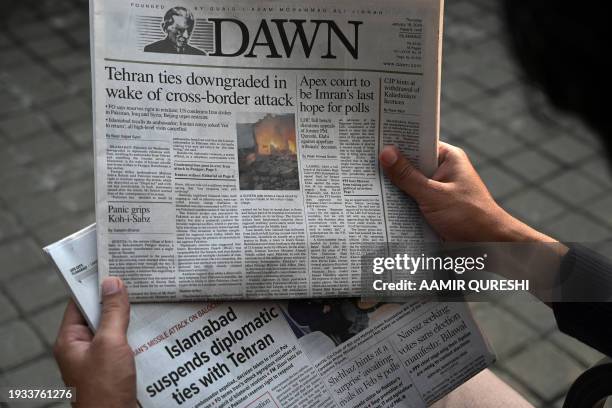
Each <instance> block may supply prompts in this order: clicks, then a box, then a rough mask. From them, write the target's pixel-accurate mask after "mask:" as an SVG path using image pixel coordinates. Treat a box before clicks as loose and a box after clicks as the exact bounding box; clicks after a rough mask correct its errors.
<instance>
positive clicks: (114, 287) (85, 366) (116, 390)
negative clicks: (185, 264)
mask: <svg viewBox="0 0 612 408" xmlns="http://www.w3.org/2000/svg"><path fill="white" fill-rule="evenodd" d="M102 292H103V295H102V316H101V320H100V327H99V329H98V331H97V333H96V335H95V336H94V335H92V333H91V331H90V330H89V328H88V327H87V324H86V322H85V319H83V316H82V315H81V313H80V312H79V310H78V309H77V307H76V305H75V304H74V302H73V301H72V300H71V301H70V302H69V303H68V306H67V307H66V312H65V313H64V320H63V321H62V325H61V327H60V330H59V333H58V336H57V340H56V342H55V348H54V354H55V359H56V360H57V362H58V365H59V368H60V371H61V372H62V378H63V379H64V382H65V383H66V385H67V386H69V387H75V388H76V403H75V406H76V407H87V408H89V407H112V408H115V407H117V408H119V407H121V408H123V407H128V408H131V407H135V406H136V366H135V363H134V355H133V353H132V349H131V348H130V346H129V344H128V342H127V328H128V323H129V320H130V304H129V302H128V296H127V289H126V287H125V285H124V284H123V282H122V281H121V280H120V279H118V278H112V277H111V278H107V279H106V280H104V282H103V283H102Z"/></svg>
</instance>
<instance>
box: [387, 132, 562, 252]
mask: <svg viewBox="0 0 612 408" xmlns="http://www.w3.org/2000/svg"><path fill="white" fill-rule="evenodd" d="M438 153H439V167H438V169H437V171H436V172H435V174H434V175H433V177H432V178H431V179H430V178H427V177H425V176H424V175H423V173H421V172H420V171H419V170H418V169H417V168H416V167H414V166H413V165H412V163H410V161H409V160H408V159H406V158H405V157H404V156H403V155H402V154H401V153H400V152H399V150H398V149H397V147H395V146H386V147H385V148H384V149H383V151H382V152H381V154H380V162H381V165H382V167H383V169H384V170H385V173H386V174H387V176H388V177H389V178H390V179H391V181H392V182H393V183H394V184H395V185H396V186H398V187H399V188H400V189H402V190H403V191H404V192H406V193H408V194H409V195H410V196H412V198H414V200H415V201H416V202H417V203H418V205H419V207H420V209H421V211H422V212H423V215H424V216H425V219H426V220H427V222H428V223H429V225H430V226H431V227H432V228H433V229H434V230H435V231H436V232H437V233H438V235H439V236H440V237H441V238H442V239H443V240H445V241H451V242H469V241H472V242H473V241H481V242H504V241H523V242H526V241H543V242H554V240H553V239H552V238H550V237H547V236H546V235H544V234H542V233H540V232H538V231H536V230H534V229H533V228H531V227H529V226H527V225H525V224H523V223H522V222H520V221H519V220H517V219H516V218H514V217H512V216H511V215H510V214H508V213H507V212H506V211H504V210H503V209H502V208H501V207H500V206H499V205H498V204H497V203H496V202H495V200H494V199H493V197H492V196H491V194H490V193H489V190H487V187H486V186H485V185H484V183H483V182H482V180H481V179H480V177H479V176H478V173H476V170H475V169H474V167H473V166H472V163H470V160H469V159H468V157H467V155H466V154H465V153H464V152H463V150H461V149H459V148H458V147H455V146H452V145H450V144H447V143H443V142H440V147H439V152H438Z"/></svg>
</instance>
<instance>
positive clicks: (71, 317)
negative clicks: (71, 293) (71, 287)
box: [59, 299, 87, 332]
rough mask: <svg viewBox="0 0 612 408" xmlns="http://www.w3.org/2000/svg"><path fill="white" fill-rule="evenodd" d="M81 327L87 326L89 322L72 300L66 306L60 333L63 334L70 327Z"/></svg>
mask: <svg viewBox="0 0 612 408" xmlns="http://www.w3.org/2000/svg"><path fill="white" fill-rule="evenodd" d="M74 325H81V326H87V322H86V321H85V318H84V317H83V315H82V314H81V311H80V310H79V308H78V307H77V305H76V303H74V300H72V299H70V300H69V301H68V304H67V305H66V310H65V311H64V318H63V319H62V323H61V324H60V329H59V331H60V332H63V331H65V330H66V328H68V327H69V326H74Z"/></svg>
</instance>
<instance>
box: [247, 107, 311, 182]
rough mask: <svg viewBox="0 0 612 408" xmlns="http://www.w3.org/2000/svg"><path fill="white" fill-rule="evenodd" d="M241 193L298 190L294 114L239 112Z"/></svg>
mask: <svg viewBox="0 0 612 408" xmlns="http://www.w3.org/2000/svg"><path fill="white" fill-rule="evenodd" d="M236 133H237V138H238V167H239V173H240V189H241V190H299V189H300V179H299V171H298V162H297V147H296V134H295V115H294V114H292V113H289V114H281V115H275V114H271V113H257V112H249V113H240V114H239V115H238V118H237V123H236Z"/></svg>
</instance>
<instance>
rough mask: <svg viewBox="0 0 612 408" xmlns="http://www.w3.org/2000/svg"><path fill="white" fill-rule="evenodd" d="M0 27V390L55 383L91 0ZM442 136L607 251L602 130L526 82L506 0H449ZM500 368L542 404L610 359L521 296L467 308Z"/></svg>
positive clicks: (87, 112) (84, 158) (81, 206)
mask: <svg viewBox="0 0 612 408" xmlns="http://www.w3.org/2000/svg"><path fill="white" fill-rule="evenodd" d="M2 9H3V12H2V13H0V14H2V17H1V20H0V22H1V24H0V143H1V145H2V148H0V386H4V385H20V384H25V383H29V384H40V385H56V384H60V383H61V378H60V375H59V372H58V370H57V368H56V365H55V362H54V360H53V357H52V355H51V352H50V350H51V347H52V344H53V341H54V339H55V335H56V331H57V327H58V324H59V321H60V318H61V316H62V314H63V310H64V306H65V302H66V299H67V292H66V290H65V288H64V286H63V284H62V282H61V281H60V279H59V278H58V276H57V273H56V272H55V270H54V267H53V266H52V264H51V263H50V261H49V260H48V259H47V258H46V257H45V256H44V254H43V252H42V251H41V248H42V247H43V246H44V245H46V244H49V243H51V242H54V241H56V240H58V239H60V238H62V237H64V236H66V235H68V234H70V233H72V232H75V231H76V230H78V229H80V228H81V227H84V226H86V225H89V224H91V223H93V222H94V186H93V157H92V131H91V108H90V107H91V83H90V61H89V26H88V6H87V1H84V0H82V1H80V0H29V1H7V0H4V1H3V6H2ZM445 20H446V21H445V40H444V68H443V90H442V132H441V134H442V139H443V140H446V141H448V142H450V143H453V144H457V145H459V146H461V147H463V148H464V149H465V150H466V151H467V152H468V153H469V155H470V157H471V159H472V161H473V162H474V164H475V165H476V167H477V169H478V171H479V172H480V175H481V176H482V178H483V179H484V181H485V183H486V184H487V185H488V187H489V188H490V190H491V192H492V193H493V195H494V196H495V198H496V199H498V200H499V201H500V203H501V204H502V205H503V206H504V207H505V208H506V209H508V210H509V211H510V212H511V213H513V214H514V215H516V216H517V217H519V218H520V219H522V220H524V221H526V222H527V223H529V224H531V225H532V226H534V227H536V228H539V229H541V230H543V231H544V232H546V233H548V234H550V235H552V236H554V237H556V238H558V239H565V240H569V241H586V242H597V243H598V244H597V245H596V248H597V249H598V250H599V251H601V252H602V253H604V254H606V255H608V256H612V177H611V176H610V173H609V171H608V167H607V165H606V160H605V153H604V151H603V150H602V146H601V144H600V142H599V139H598V137H597V136H596V135H595V134H594V133H593V132H592V131H591V130H589V129H588V128H587V127H586V126H585V125H584V124H583V123H582V122H581V121H580V120H578V119H577V118H575V117H573V116H568V115H567V114H564V113H561V112H559V111H557V110H555V109H554V108H553V107H551V106H550V104H549V103H548V102H547V100H546V98H544V97H543V96H542V95H541V94H539V93H538V92H537V91H535V90H534V89H532V88H531V87H529V86H528V85H527V83H526V81H525V79H524V78H523V76H522V73H521V70H520V69H519V68H518V66H517V64H516V62H515V61H514V60H513V57H512V55H511V53H510V52H509V51H508V47H507V34H506V32H505V29H504V25H503V18H502V14H501V4H500V3H499V2H497V1H494V0H448V1H447V2H446V12H445ZM471 306H472V307H473V310H474V313H475V315H476V318H477V320H478V321H479V322H480V324H481V327H482V330H483V331H484V332H485V334H486V335H487V337H488V338H489V339H490V341H491V343H492V345H493V347H494V348H495V350H496V352H497V355H498V362H497V363H496V364H495V365H494V367H493V370H494V371H495V372H496V373H497V374H498V375H499V376H500V377H502V379H504V380H505V381H507V382H508V383H510V385H511V386H512V387H514V388H515V389H517V390H518V391H519V392H520V393H521V394H523V395H524V396H525V397H526V398H527V399H528V400H529V401H531V402H532V403H533V404H534V405H535V406H537V407H561V405H562V401H563V397H564V394H565V392H566V390H567V388H568V387H569V385H570V384H571V382H572V381H573V380H574V379H575V378H576V377H577V376H578V375H579V374H580V373H581V372H582V371H583V370H584V369H585V368H586V367H588V366H590V365H591V364H593V363H594V362H596V361H597V360H598V359H600V358H601V357H602V356H601V355H600V354H599V353H597V352H595V351H594V350H592V349H590V348H589V347H587V346H584V345H582V344H580V343H578V342H577V341H574V340H572V339H571V338H569V337H567V336H565V335H563V334H561V333H560V332H559V331H558V330H557V328H556V325H555V321H554V318H553V315H552V312H551V311H550V309H548V308H547V307H546V306H544V305H542V304H539V303H537V302H535V301H532V299H528V298H521V299H518V298H517V297H515V296H513V297H512V298H503V299H499V301H497V302H495V303H477V304H473V305H471Z"/></svg>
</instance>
